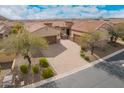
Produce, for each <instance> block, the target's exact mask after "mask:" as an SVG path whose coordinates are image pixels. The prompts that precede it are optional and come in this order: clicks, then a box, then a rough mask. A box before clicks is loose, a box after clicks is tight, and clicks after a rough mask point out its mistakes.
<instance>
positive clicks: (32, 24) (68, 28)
mask: <svg viewBox="0 0 124 93" xmlns="http://www.w3.org/2000/svg"><path fill="white" fill-rule="evenodd" d="M13 22H14V21H13ZM19 22H22V23H23V24H24V25H25V27H26V28H27V30H28V31H29V32H32V33H36V34H39V35H41V36H42V37H45V38H46V39H47V41H48V42H49V44H55V43H58V42H59V40H60V39H63V38H64V39H70V40H72V41H74V42H76V43H78V44H79V39H80V36H81V35H82V34H83V33H84V34H85V33H87V32H89V31H92V30H89V29H94V30H97V29H101V31H108V30H109V29H110V28H111V26H112V25H113V24H118V23H124V19H83V20H79V19H78V20H20V21H19ZM7 24H12V21H10V22H8V23H7ZM94 30H93V31H94Z"/></svg>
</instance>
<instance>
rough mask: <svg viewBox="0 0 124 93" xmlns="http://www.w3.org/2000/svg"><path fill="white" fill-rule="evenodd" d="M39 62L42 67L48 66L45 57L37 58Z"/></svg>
mask: <svg viewBox="0 0 124 93" xmlns="http://www.w3.org/2000/svg"><path fill="white" fill-rule="evenodd" d="M39 64H40V66H42V67H48V66H49V63H48V60H47V58H45V57H41V58H40V59H39Z"/></svg>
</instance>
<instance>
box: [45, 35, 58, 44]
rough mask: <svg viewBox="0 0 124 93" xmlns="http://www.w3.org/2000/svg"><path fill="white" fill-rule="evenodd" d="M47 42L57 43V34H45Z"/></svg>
mask: <svg viewBox="0 0 124 93" xmlns="http://www.w3.org/2000/svg"><path fill="white" fill-rule="evenodd" d="M45 38H46V40H47V41H48V43H49V44H55V43H57V36H47V37H45Z"/></svg>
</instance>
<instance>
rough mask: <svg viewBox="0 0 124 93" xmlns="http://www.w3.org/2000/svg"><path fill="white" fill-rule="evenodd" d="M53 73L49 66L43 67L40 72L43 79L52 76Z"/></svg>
mask: <svg viewBox="0 0 124 93" xmlns="http://www.w3.org/2000/svg"><path fill="white" fill-rule="evenodd" d="M53 75H54V72H53V71H52V69H51V68H46V69H44V70H43V72H42V77H43V78H44V79H46V78H50V77H52V76H53Z"/></svg>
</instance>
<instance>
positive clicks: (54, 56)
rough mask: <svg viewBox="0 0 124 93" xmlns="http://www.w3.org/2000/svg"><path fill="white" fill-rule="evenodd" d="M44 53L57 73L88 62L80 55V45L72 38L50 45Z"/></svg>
mask: <svg viewBox="0 0 124 93" xmlns="http://www.w3.org/2000/svg"><path fill="white" fill-rule="evenodd" d="M42 53H43V55H44V56H46V57H48V60H49V62H50V64H51V65H52V66H53V68H54V69H55V71H56V73H57V74H62V73H64V72H67V71H71V70H73V69H75V68H78V67H80V66H83V65H86V64H88V62H86V61H85V60H84V59H82V58H81V57H80V46H78V45H77V44H76V43H74V42H72V41H70V40H61V42H60V44H54V45H50V46H49V49H48V50H47V51H42Z"/></svg>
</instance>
